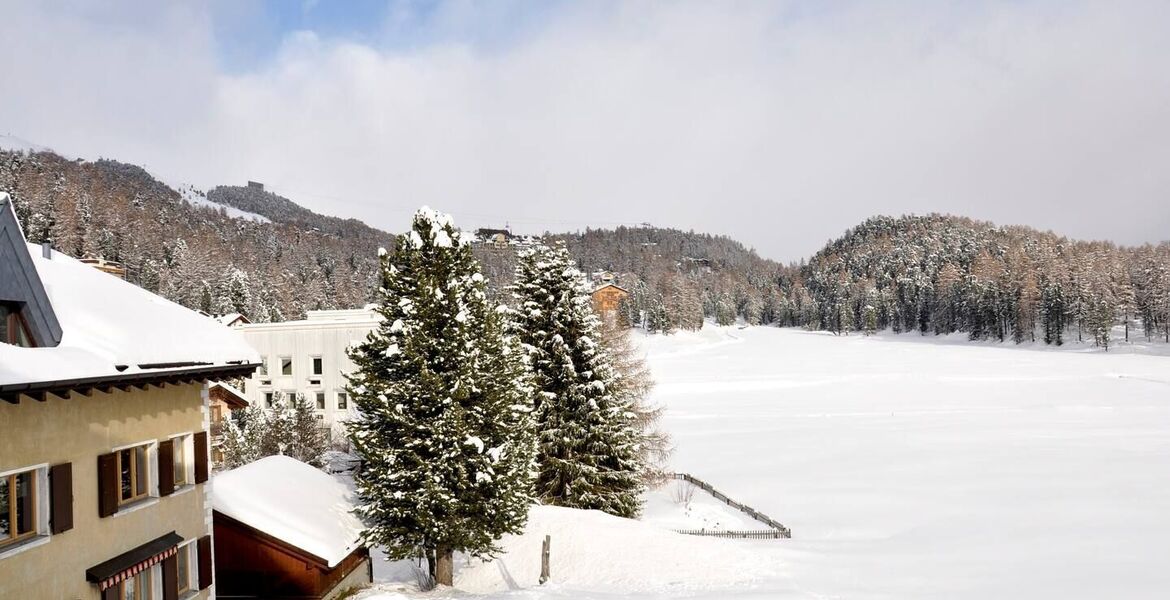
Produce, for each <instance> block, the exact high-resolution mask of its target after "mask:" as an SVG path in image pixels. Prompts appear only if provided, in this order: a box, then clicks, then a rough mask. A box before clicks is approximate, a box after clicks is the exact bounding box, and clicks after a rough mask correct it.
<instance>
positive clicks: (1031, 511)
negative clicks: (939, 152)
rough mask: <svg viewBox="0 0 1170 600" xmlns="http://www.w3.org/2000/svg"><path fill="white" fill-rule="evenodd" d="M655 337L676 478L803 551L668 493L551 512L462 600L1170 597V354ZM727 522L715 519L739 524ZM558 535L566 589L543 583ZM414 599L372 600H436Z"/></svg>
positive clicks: (769, 337)
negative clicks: (627, 512)
mask: <svg viewBox="0 0 1170 600" xmlns="http://www.w3.org/2000/svg"><path fill="white" fill-rule="evenodd" d="M640 343H641V344H642V347H643V348H645V349H646V350H647V352H648V358H649V362H650V365H651V367H652V369H653V371H654V375H655V377H656V379H657V381H658V386H657V388H656V391H655V397H656V399H657V400H658V401H660V402H662V403H663V404H665V406H666V407H667V415H666V417H665V423H666V426H667V428H668V429H669V430H670V431H671V432H672V433H673V435H674V441H675V444H676V447H677V451H676V454H675V457H674V460H673V466H674V467H675V468H676V469H677V470H680V471H687V472H690V473H693V474H695V475H697V476H699V477H702V478H704V479H706V480H708V481H710V482H711V483H712V484H714V485H715V486H716V487H718V488H720V489H721V490H722V491H724V492H726V493H728V494H729V495H731V496H732V497H734V498H735V499H737V500H740V501H742V502H745V503H747V504H750V505H752V506H754V507H756V508H758V509H760V510H761V511H763V512H765V513H767V514H768V515H770V516H772V517H773V518H776V519H777V520H779V521H781V522H783V523H784V524H785V525H788V526H789V527H791V528H792V531H793V539H791V540H777V541H752V542H747V541H744V542H740V541H727V540H713V539H710V538H689V537H685V536H680V535H675V534H671V533H669V532H667V531H665V530H666V529H667V528H672V527H678V526H680V521H678V520H677V519H674V518H672V517H670V513H671V512H672V509H671V507H670V506H669V494H670V492H669V491H666V492H660V493H659V494H657V495H654V494H652V495H651V504H650V505H648V509H649V511H650V512H651V515H650V517H649V518H647V519H646V521H644V522H643V523H631V522H623V521H621V520H616V519H613V518H611V517H606V516H604V515H596V514H595V513H591V514H584V515H583V514H577V513H579V511H564V510H563V509H537V510H536V511H535V512H534V513H533V521H532V523H531V524H530V525H529V528H528V533H527V534H526V535H525V536H521V537H519V538H513V539H511V540H509V541H507V542H505V545H506V547H507V549H508V551H509V552H508V554H507V555H506V557H505V558H504V559H503V560H502V561H500V562H498V563H489V564H486V565H485V564H478V563H473V566H471V567H465V568H464V570H463V571H462V573H461V574H460V575H459V576H457V579H456V583H457V587H460V588H462V591H453V590H449V591H446V592H441V593H440V596H441V597H458V598H493V599H494V598H621V597H629V598H670V597H688V598H690V597H699V598H712V599H713V598H740V599H743V598H818V599H819V598H898V599H904V598H972V599H974V598H979V599H983V598H1107V597H1117V598H1159V597H1163V595H1164V591H1165V590H1166V589H1170V570H1168V569H1166V568H1165V558H1164V557H1165V556H1166V550H1167V542H1166V540H1170V511H1168V510H1167V507H1170V480H1168V479H1167V475H1168V474H1170V357H1166V356H1158V355H1156V354H1140V353H1139V352H1145V351H1149V350H1150V349H1148V348H1132V350H1133V352H1131V353H1116V352H1110V353H1104V352H1100V351H1089V352H1086V351H1085V348H1080V349H1076V348H1069V349H1067V350H1057V351H1053V350H1050V349H1038V348H1031V349H1029V348H1021V347H1016V346H1004V345H999V344H994V345H993V344H970V343H965V342H964V343H958V342H955V343H948V342H947V340H937V339H935V338H921V337H918V336H895V335H884V336H877V337H870V338H866V337H862V336H849V337H834V336H832V335H829V334H823V333H810V332H806V331H802V330H793V329H774V328H765V327H756V328H749V329H745V330H740V329H736V328H718V327H711V326H708V327H707V328H705V329H703V330H702V331H701V332H696V333H678V334H675V335H671V336H645V337H642V338H641V339H640ZM1039 348H1043V346H1040V347H1039ZM1163 349H1164V348H1163V347H1160V346H1159V347H1157V348H1156V349H1154V350H1153V351H1154V352H1157V351H1162V350H1163ZM664 494H665V497H664ZM707 510H708V509H707V508H703V509H701V510H700V511H699V512H700V513H705V514H699V515H696V516H695V517H694V518H698V519H704V518H707V519H715V520H719V519H731V518H736V517H737V515H734V514H730V515H714V516H712V515H711V514H709V513H708V512H707ZM545 532H549V533H552V535H553V557H554V558H553V561H554V563H553V564H554V566H553V570H552V571H553V579H552V582H551V583H550V584H546V585H545V586H539V587H538V586H536V585H535V573H536V570H535V569H537V565H538V564H539V562H538V561H539V540H540V538H541V536H543V534H544V533H545ZM463 564H466V563H463ZM733 565H734V568H733ZM385 572H386V571H384V570H383V571H382V573H383V574H385ZM398 579H400V580H405V581H409V576H408V575H404V574H402V573H399V574H398ZM409 588H410V584H389V585H387V586H385V587H383V588H382V590H381V591H380V592H377V593H371V592H367V594H369V595H368V596H365V597H366V598H378V599H379V600H384V599H387V598H407V597H409V598H415V597H421V595H419V594H417V593H416V592H410V591H408V590H409Z"/></svg>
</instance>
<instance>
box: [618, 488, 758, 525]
mask: <svg viewBox="0 0 1170 600" xmlns="http://www.w3.org/2000/svg"><path fill="white" fill-rule="evenodd" d="M684 490H690V493H691V494H692V495H691V498H690V500H689V501H687V500H686V499H685V498H684V497H680V496H679V494H680V492H683V491H684ZM643 500H644V501H645V505H644V507H643V508H642V518H641V520H642V521H643V522H645V523H650V524H652V525H656V526H658V527H662V528H664V529H685V530H691V529H705V530H707V531H766V530H768V529H770V527H769V526H768V525H767V524H765V523H761V522H759V521H756V520H755V519H753V518H752V517H751V516H749V515H747V514H745V513H743V512H740V511H739V510H738V509H735V508H732V507H730V506H728V505H727V504H726V503H724V502H721V501H719V500H717V499H715V497H714V496H712V495H711V494H709V493H707V492H705V491H703V490H702V489H701V488H699V487H698V486H695V485H694V484H691V483H688V482H686V481H670V482H667V483H666V484H665V485H663V486H661V487H659V488H658V489H653V490H648V491H647V492H646V494H645V495H644V496H643Z"/></svg>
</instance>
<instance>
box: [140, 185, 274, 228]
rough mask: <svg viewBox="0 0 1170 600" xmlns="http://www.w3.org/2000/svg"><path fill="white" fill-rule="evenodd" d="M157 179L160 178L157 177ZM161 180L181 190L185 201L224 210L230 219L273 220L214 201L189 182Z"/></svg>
mask: <svg viewBox="0 0 1170 600" xmlns="http://www.w3.org/2000/svg"><path fill="white" fill-rule="evenodd" d="M156 179H159V178H157V177H156ZM159 181H162V182H163V183H164V184H166V185H167V186H168V187H170V188H171V189H173V190H175V191H176V192H179V196H180V197H181V198H183V201H184V202H186V203H187V204H190V205H192V206H204V207H207V208H213V209H215V210H217V211H218V210H222V211H223V212H224V214H225V215H227V216H228V218H230V219H247V220H249V221H256V222H258V223H271V222H272V220H271V219H269V218H268V217H265V216H264V215H258V214H256V213H254V212H248V211H246V210H240V209H238V208H236V207H234V206H228V205H226V204H220V203H218V202H212V201H211V200H208V199H207V196H206V194H204V193H203V192H202V191H200V190H198V189H196V188H195V186H193V185H191V184H189V183H173V182H171V181H164V180H163V179H159Z"/></svg>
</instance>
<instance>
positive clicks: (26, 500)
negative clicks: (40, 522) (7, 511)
mask: <svg viewBox="0 0 1170 600" xmlns="http://www.w3.org/2000/svg"><path fill="white" fill-rule="evenodd" d="M13 501H14V502H15V504H16V535H23V534H26V533H29V532H31V531H32V530H33V472H32V471H27V472H24V473H20V474H18V475H17V476H16V493H15V494H14V498H13Z"/></svg>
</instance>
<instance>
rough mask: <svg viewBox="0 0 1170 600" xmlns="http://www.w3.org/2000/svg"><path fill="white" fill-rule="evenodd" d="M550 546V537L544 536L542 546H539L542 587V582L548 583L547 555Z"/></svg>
mask: <svg viewBox="0 0 1170 600" xmlns="http://www.w3.org/2000/svg"><path fill="white" fill-rule="evenodd" d="M551 545H552V536H549V535H546V536H544V544H543V545H542V546H541V549H540V583H541V584H542V585H543V584H544V582H546V581H548V577H549V574H548V555H549V550H550V548H549V546H551Z"/></svg>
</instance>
